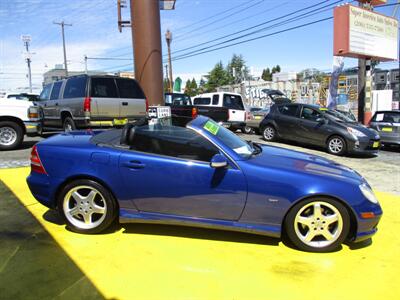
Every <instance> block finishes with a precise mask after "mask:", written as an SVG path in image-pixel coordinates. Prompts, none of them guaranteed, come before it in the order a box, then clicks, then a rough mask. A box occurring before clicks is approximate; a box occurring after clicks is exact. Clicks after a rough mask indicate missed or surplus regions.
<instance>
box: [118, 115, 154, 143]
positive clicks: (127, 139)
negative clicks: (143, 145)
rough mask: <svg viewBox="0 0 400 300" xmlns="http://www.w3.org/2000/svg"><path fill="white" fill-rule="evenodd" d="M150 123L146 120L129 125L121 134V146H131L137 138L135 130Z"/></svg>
mask: <svg viewBox="0 0 400 300" xmlns="http://www.w3.org/2000/svg"><path fill="white" fill-rule="evenodd" d="M148 123H149V122H148V120H147V119H146V118H142V119H139V120H136V121H134V122H132V123H128V124H126V125H125V126H124V128H123V129H122V133H121V140H120V143H121V145H129V144H131V142H132V141H133V138H134V136H135V128H136V127H139V126H143V125H147V124H148Z"/></svg>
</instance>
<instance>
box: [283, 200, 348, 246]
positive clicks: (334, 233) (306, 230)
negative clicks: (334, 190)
mask: <svg viewBox="0 0 400 300" xmlns="http://www.w3.org/2000/svg"><path fill="white" fill-rule="evenodd" d="M317 203H319V207H320V208H321V210H320V211H321V212H322V214H321V217H320V218H318V216H319V214H318V213H317V211H318V209H315V207H316V204H317ZM333 215H336V216H337V218H338V219H337V221H335V222H332V223H331V224H327V223H328V222H331V221H328V220H333ZM298 216H299V217H300V218H297V217H298ZM328 217H330V218H331V219H328ZM300 220H301V222H300ZM304 220H307V221H304ZM303 222H308V223H309V225H305V223H303ZM312 222H313V223H312ZM310 226H311V227H310ZM314 226H315V227H314ZM284 229H285V233H286V236H287V237H288V238H289V240H290V241H291V242H292V243H293V245H294V246H295V247H296V248H298V249H300V250H304V251H310V252H331V251H335V250H337V249H338V248H339V247H340V245H341V244H342V243H343V242H344V241H345V239H346V238H347V236H348V234H349V231H350V216H349V212H348V211H347V209H346V207H345V206H344V205H343V204H342V203H340V202H339V201H337V200H334V199H331V198H325V197H321V198H312V199H307V200H304V201H301V202H299V203H297V204H296V205H295V206H293V207H292V208H291V209H290V211H289V213H288V214H287V216H286V218H285V221H284ZM308 234H310V237H312V239H311V240H310V241H307V240H304V241H303V239H306V238H307V235H308ZM325 235H327V236H328V237H329V236H331V237H332V240H328V239H327V238H326V237H325Z"/></svg>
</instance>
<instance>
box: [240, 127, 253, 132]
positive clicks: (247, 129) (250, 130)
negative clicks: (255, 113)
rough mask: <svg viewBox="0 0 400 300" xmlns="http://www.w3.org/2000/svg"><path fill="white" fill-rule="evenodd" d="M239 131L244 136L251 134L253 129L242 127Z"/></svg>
mask: <svg viewBox="0 0 400 300" xmlns="http://www.w3.org/2000/svg"><path fill="white" fill-rule="evenodd" d="M241 130H242V133H245V134H251V133H252V132H253V129H252V128H251V127H249V126H244V127H242V129H241Z"/></svg>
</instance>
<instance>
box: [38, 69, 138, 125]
mask: <svg viewBox="0 0 400 300" xmlns="http://www.w3.org/2000/svg"><path fill="white" fill-rule="evenodd" d="M39 98H40V100H39V101H38V105H39V106H40V108H41V114H42V122H43V124H42V125H43V128H44V129H45V130H46V129H49V128H51V129H53V128H62V129H64V130H65V131H69V130H74V129H78V128H92V127H110V126H122V125H124V124H126V123H127V122H128V121H132V120H135V119H139V118H142V117H144V116H145V115H146V97H145V95H144V93H143V91H142V89H141V87H140V86H139V84H138V83H137V81H136V80H134V79H129V78H121V77H117V76H88V75H79V76H73V77H69V78H67V79H64V80H60V81H56V82H53V83H50V84H47V85H46V86H44V88H43V91H42V93H41V94H40V97H39Z"/></svg>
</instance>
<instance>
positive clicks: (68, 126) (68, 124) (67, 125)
mask: <svg viewBox="0 0 400 300" xmlns="http://www.w3.org/2000/svg"><path fill="white" fill-rule="evenodd" d="M63 129H64V131H65V132H70V131H73V130H75V129H76V126H75V122H74V120H73V119H72V118H71V117H66V118H65V119H64V122H63Z"/></svg>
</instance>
